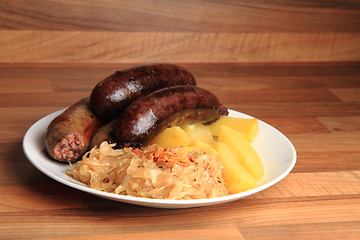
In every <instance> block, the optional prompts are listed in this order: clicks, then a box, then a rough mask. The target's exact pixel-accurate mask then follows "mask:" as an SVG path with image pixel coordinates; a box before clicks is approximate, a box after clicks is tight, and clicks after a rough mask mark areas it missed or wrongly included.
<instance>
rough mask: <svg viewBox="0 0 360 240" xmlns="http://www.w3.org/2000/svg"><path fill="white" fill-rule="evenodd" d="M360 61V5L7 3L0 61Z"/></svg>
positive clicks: (144, 0)
mask: <svg viewBox="0 0 360 240" xmlns="http://www.w3.org/2000/svg"><path fill="white" fill-rule="evenodd" d="M359 60H360V1H357V0H331V1H325V0H321V1H312V0H293V1H285V0H272V1H267V0H239V1H237V0H184V1H175V0H174V1H166V0H153V1H148V0H135V1H123V0H102V1H100V0H41V1H26V0H0V63H142V62H154V61H167V62H182V63H185V62H186V63H198V62H201V63H243V62H248V63H254V62H257V63H259V62H330V61H336V62H339V61H341V62H348V61H359Z"/></svg>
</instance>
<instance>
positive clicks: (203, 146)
mask: <svg viewBox="0 0 360 240" xmlns="http://www.w3.org/2000/svg"><path fill="white" fill-rule="evenodd" d="M189 146H190V147H194V149H195V150H196V151H204V152H209V151H210V149H211V146H212V145H211V144H208V143H206V142H203V141H201V140H198V139H195V140H192V141H191V143H190V145H189Z"/></svg>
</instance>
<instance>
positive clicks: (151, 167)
mask: <svg viewBox="0 0 360 240" xmlns="http://www.w3.org/2000/svg"><path fill="white" fill-rule="evenodd" d="M113 146H114V145H113V144H108V143H107V142H103V143H102V144H101V145H100V147H99V148H93V149H91V150H90V151H89V152H88V153H87V154H85V155H84V156H83V158H82V160H81V161H79V162H77V166H71V169H68V170H67V172H66V173H67V174H68V175H70V176H72V177H73V178H74V179H76V180H78V181H81V182H83V183H85V184H87V185H88V186H89V187H90V188H93V189H97V190H100V191H105V192H110V193H115V194H122V195H128V196H136V197H146V198H156V199H202V198H212V197H220V196H224V195H227V194H228V190H227V188H226V186H225V184H224V181H223V177H222V171H223V166H222V163H221V161H220V160H219V159H218V158H216V157H215V156H213V155H211V154H207V153H203V152H192V153H183V152H182V151H181V148H162V147H159V146H157V145H152V146H148V147H145V148H143V149H133V148H124V149H113Z"/></svg>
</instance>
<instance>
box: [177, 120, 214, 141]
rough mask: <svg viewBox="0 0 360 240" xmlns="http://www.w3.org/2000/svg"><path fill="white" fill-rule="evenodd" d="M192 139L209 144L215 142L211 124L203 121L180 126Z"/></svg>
mask: <svg viewBox="0 0 360 240" xmlns="http://www.w3.org/2000/svg"><path fill="white" fill-rule="evenodd" d="M180 127H181V128H182V129H183V130H184V131H185V132H186V133H187V134H188V135H189V136H190V138H191V139H192V141H195V140H200V141H202V142H204V143H207V144H213V143H214V138H213V136H212V133H211V130H210V126H209V125H204V124H202V123H195V124H183V125H181V126H180Z"/></svg>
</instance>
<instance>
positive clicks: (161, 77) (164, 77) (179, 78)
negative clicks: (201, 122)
mask: <svg viewBox="0 0 360 240" xmlns="http://www.w3.org/2000/svg"><path fill="white" fill-rule="evenodd" d="M177 85H196V81H195V78H194V76H193V75H192V74H191V73H190V72H189V71H187V70H186V69H184V68H183V67H181V66H178V65H174V64H167V63H158V64H148V65H140V66H135V67H131V68H128V69H124V70H122V71H116V72H115V73H114V74H112V75H110V76H108V77H107V78H105V79H104V80H102V81H100V82H99V83H98V84H97V85H96V86H95V87H94V88H93V90H92V92H91V95H90V105H91V108H92V109H93V110H94V111H95V112H96V113H97V114H98V115H99V116H100V117H102V118H104V119H113V118H115V117H117V116H119V115H120V114H121V112H122V111H123V110H124V109H125V108H126V107H127V106H129V105H130V103H131V102H133V101H134V100H135V99H137V98H139V97H142V96H144V95H147V94H149V93H151V92H153V91H156V90H158V89H161V88H166V87H171V86H177Z"/></svg>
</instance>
